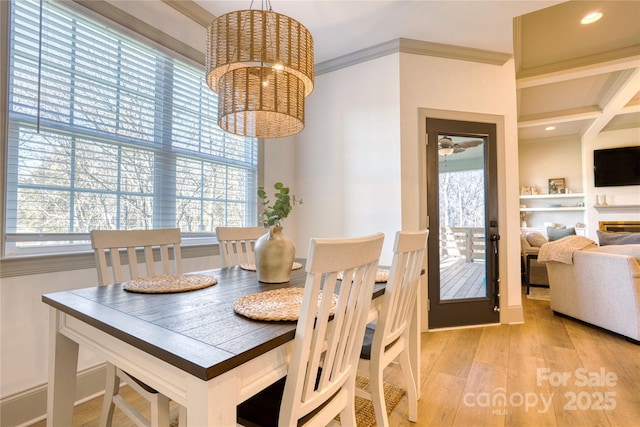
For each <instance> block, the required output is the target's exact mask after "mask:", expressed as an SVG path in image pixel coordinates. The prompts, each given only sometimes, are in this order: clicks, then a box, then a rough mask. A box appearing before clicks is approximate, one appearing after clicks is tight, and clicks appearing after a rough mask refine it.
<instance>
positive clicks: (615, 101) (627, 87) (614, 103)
mask: <svg viewBox="0 0 640 427" xmlns="http://www.w3.org/2000/svg"><path fill="white" fill-rule="evenodd" d="M624 77H625V79H624V81H623V82H621V87H620V88H619V89H618V90H616V91H615V93H614V94H613V95H612V96H611V98H610V99H609V101H608V102H607V104H606V105H604V106H603V108H602V114H600V115H599V116H598V117H597V118H596V119H595V120H594V121H593V122H592V123H591V124H590V125H589V126H588V127H587V129H586V130H585V132H584V133H583V134H582V136H583V138H591V137H595V136H597V135H598V133H600V131H602V129H604V127H605V126H606V125H607V124H608V123H609V122H610V121H611V120H612V119H613V118H614V117H615V116H616V115H617V114H619V113H620V111H621V110H622V109H623V108H625V106H626V105H627V104H628V103H629V101H630V100H631V99H633V97H634V96H636V95H637V94H638V88H640V68H636V69H635V70H629V72H628V73H625V76H624Z"/></svg>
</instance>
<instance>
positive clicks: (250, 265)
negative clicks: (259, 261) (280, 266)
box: [240, 261, 302, 271]
mask: <svg viewBox="0 0 640 427" xmlns="http://www.w3.org/2000/svg"><path fill="white" fill-rule="evenodd" d="M240 268H241V269H243V270H249V271H256V264H255V263H254V262H243V263H241V264H240ZM301 268H302V264H300V263H299V262H295V261H294V263H293V266H292V267H291V270H299V269H301Z"/></svg>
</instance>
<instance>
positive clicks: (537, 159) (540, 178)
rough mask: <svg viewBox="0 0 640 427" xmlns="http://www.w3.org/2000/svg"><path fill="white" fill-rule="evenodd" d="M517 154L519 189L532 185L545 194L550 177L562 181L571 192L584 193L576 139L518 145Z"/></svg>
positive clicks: (528, 142) (580, 153) (579, 149)
mask: <svg viewBox="0 0 640 427" xmlns="http://www.w3.org/2000/svg"><path fill="white" fill-rule="evenodd" d="M519 153H520V155H519V163H520V185H521V186H523V185H526V186H529V187H530V186H532V185H535V186H536V188H537V189H538V190H539V191H540V194H546V193H548V192H549V179H550V178H564V179H565V185H566V187H567V188H569V189H571V191H572V192H574V193H582V192H583V191H584V183H583V178H582V162H581V161H580V159H581V158H582V145H581V142H580V138H579V137H577V136H576V137H572V138H564V139H555V138H554V139H545V140H538V141H526V142H521V143H520V148H519Z"/></svg>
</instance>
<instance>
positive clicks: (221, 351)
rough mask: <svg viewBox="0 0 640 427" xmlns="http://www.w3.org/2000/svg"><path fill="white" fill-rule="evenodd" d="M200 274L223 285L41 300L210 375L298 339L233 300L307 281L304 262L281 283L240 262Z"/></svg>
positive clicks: (103, 291)
mask: <svg viewBox="0 0 640 427" xmlns="http://www.w3.org/2000/svg"><path fill="white" fill-rule="evenodd" d="M299 261H301V262H303V263H304V260H299ZM198 273H202V274H211V275H213V276H215V277H216V278H217V279H218V283H217V284H216V285H213V286H210V287H207V288H204V289H200V290H195V291H189V292H178V293H164V294H144V293H135V292H128V291H125V290H124V289H123V287H122V285H121V284H114V285H108V286H95V287H90V288H84V289H78V290H71V291H64V292H57V293H51V294H45V295H43V296H42V301H43V302H44V303H46V304H48V305H50V306H52V307H54V308H56V309H58V310H60V311H62V312H64V313H66V314H68V315H70V316H73V317H75V318H77V319H79V320H81V321H83V322H85V323H87V324H89V325H92V326H94V327H95V328H97V329H99V330H101V331H103V332H106V333H108V334H110V335H113V336H114V337H116V338H118V339H120V340H122V341H124V342H126V343H128V344H130V345H132V346H135V347H136V348H139V349H141V350H143V351H145V352H147V353H149V354H151V355H153V356H155V357H157V358H159V359H161V360H164V361H165V362H168V363H170V364H172V365H174V366H176V367H178V368H180V369H182V370H184V371H186V372H188V373H190V374H192V375H194V376H196V377H198V378H200V379H202V380H205V381H206V380H209V379H211V378H214V377H216V376H218V375H220V374H222V373H224V372H227V371H229V370H231V369H233V368H235V367H237V366H239V365H241V364H242V363H244V362H246V361H248V360H251V359H252V358H255V357H257V356H259V355H261V354H263V353H266V352H268V351H269V350H272V349H274V348H276V347H278V346H280V345H282V344H285V343H287V342H288V341H291V340H292V339H293V337H294V335H295V327H296V324H295V322H287V321H276V322H274V321H257V320H252V319H249V318H246V317H244V316H242V315H239V314H237V313H236V312H235V311H234V310H233V302H234V301H235V300H237V299H238V298H240V297H243V296H245V295H249V294H253V293H256V292H261V291H267V290H271V289H276V288H282V287H303V286H304V282H305V278H306V272H305V270H304V268H302V269H299V270H294V271H292V273H291V280H290V281H289V282H287V283H282V284H265V283H260V282H258V279H257V276H256V273H255V272H252V271H246V270H243V269H241V268H240V267H229V268H220V269H215V270H207V271H201V272H198ZM384 285H385V284H384V283H380V284H376V288H375V292H374V295H373V297H374V298H376V297H378V296H380V295H382V294H383V293H384Z"/></svg>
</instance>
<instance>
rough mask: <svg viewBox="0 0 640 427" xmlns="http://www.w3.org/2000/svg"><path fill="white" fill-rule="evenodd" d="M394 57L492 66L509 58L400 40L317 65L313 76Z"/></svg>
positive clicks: (466, 48) (479, 51)
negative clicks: (442, 59)
mask: <svg viewBox="0 0 640 427" xmlns="http://www.w3.org/2000/svg"><path fill="white" fill-rule="evenodd" d="M393 53H409V54H412V55H424V56H434V57H438V58H449V59H457V60H461V61H470V62H479V63H483V64H491V65H504V64H505V63H506V62H507V61H508V60H509V59H511V58H512V55H511V54H508V53H502V52H494V51H490V50H483V49H475V48H469V47H462V46H454V45H448V44H442V43H432V42H426V41H421V40H413V39H405V38H399V39H394V40H390V41H387V42H384V43H380V44H377V45H374V46H370V47H368V48H365V49H361V50H358V51H356V52H352V53H349V54H347V55H342V56H339V57H337V58H334V59H330V60H328V61H324V62H321V63H319V64H316V65H315V74H316V76H318V75H322V74H326V73H330V72H332V71H336V70H339V69H341V68H346V67H350V66H352V65H356V64H359V63H362V62H366V61H370V60H372V59H376V58H379V57H381V56H386V55H390V54H393Z"/></svg>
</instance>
